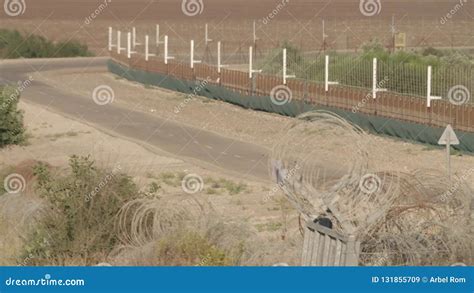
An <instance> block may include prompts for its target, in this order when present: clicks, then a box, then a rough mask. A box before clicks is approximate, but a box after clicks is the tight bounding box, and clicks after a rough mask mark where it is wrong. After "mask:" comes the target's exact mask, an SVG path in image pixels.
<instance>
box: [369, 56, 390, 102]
mask: <svg viewBox="0 0 474 293" xmlns="http://www.w3.org/2000/svg"><path fill="white" fill-rule="evenodd" d="M372 73H373V79H372V98H373V99H376V98H377V93H378V92H386V91H387V89H382V88H378V81H377V58H374V60H373V68H372Z"/></svg>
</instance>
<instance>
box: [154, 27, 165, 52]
mask: <svg viewBox="0 0 474 293" xmlns="http://www.w3.org/2000/svg"><path fill="white" fill-rule="evenodd" d="M163 44H164V42H162V41H160V25H159V24H157V25H156V47H157V48H158V47H160V45H163Z"/></svg>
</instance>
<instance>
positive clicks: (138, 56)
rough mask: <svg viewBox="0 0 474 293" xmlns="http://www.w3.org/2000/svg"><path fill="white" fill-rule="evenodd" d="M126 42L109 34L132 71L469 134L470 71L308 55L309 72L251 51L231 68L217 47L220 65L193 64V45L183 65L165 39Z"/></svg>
mask: <svg viewBox="0 0 474 293" xmlns="http://www.w3.org/2000/svg"><path fill="white" fill-rule="evenodd" d="M123 35H125V34H121V33H120V32H118V31H117V32H115V31H114V30H113V29H112V28H109V46H108V47H109V51H110V56H111V57H112V58H113V59H114V60H115V61H117V62H119V63H121V64H123V65H125V66H127V67H128V68H131V69H140V70H143V71H146V72H151V73H160V74H162V75H166V76H172V77H175V78H176V79H178V80H185V81H196V82H199V81H206V83H209V84H211V85H216V86H221V87H225V88H227V89H230V90H232V91H234V92H238V93H240V94H242V95H244V96H265V97H268V96H270V97H271V98H272V102H273V103H274V104H275V105H276V106H281V105H284V104H285V103H288V102H290V101H300V102H304V103H308V104H311V105H315V106H318V105H321V106H327V107H333V108H339V109H342V110H345V111H350V112H353V113H361V114H368V115H375V116H380V117H385V118H389V119H398V120H402V121H408V122H414V123H419V124H424V125H427V126H433V127H445V126H446V125H447V124H451V125H452V126H453V128H454V129H456V130H460V131H465V132H474V104H471V103H469V102H470V98H471V93H472V90H473V89H474V79H473V73H474V72H473V67H474V66H465V65H460V66H452V67H449V68H447V67H436V66H431V65H429V64H419V65H416V66H414V65H410V64H403V63H401V62H390V61H387V60H377V58H373V59H372V58H364V57H360V56H353V57H350V56H349V57H348V56H329V55H323V56H321V55H318V56H313V57H306V56H305V58H310V59H312V60H313V61H312V63H310V65H309V67H307V68H306V66H308V65H307V64H308V63H307V62H300V60H299V59H301V58H302V57H301V56H296V55H295V54H293V53H292V52H291V50H290V51H289V52H287V50H286V49H284V50H280V49H278V50H277V51H274V53H273V55H268V56H270V57H267V58H265V62H263V63H262V62H261V61H260V62H259V61H258V60H256V59H257V58H256V57H257V55H256V54H255V51H253V50H252V47H250V48H247V49H248V51H247V50H246V51H247V54H246V55H245V59H246V60H248V61H247V62H246V63H244V62H242V63H237V64H236V63H233V64H231V62H229V60H232V61H233V62H235V58H234V59H232V58H228V59H226V57H227V56H226V55H225V54H223V52H221V49H222V48H221V47H222V46H221V43H220V42H218V44H217V47H218V48H219V50H216V48H214V47H212V50H213V51H214V50H215V51H214V55H215V56H216V58H217V60H215V61H214V60H212V61H206V60H205V59H206V55H205V54H204V55H201V56H199V57H202V58H197V57H196V55H198V54H196V48H195V46H194V45H195V44H194V41H191V42H190V48H189V54H188V56H187V58H188V60H186V59H187V58H184V57H181V58H176V57H174V56H173V52H170V48H169V40H168V37H167V36H162V38H160V36H159V34H157V37H156V39H155V40H154V42H153V45H150V44H149V41H147V42H145V41H144V40H140V41H142V43H141V44H139V43H138V41H137V39H138V38H137V36H136V31H135V30H133V31H132V32H129V33H127V34H126V36H127V38H126V40H125V42H124V40H123V37H122V36H123ZM143 39H145V38H143ZM146 39H149V37H148V36H147V37H146ZM145 43H146V44H145ZM155 44H156V45H155ZM149 46H151V47H152V48H150V47H149ZM144 47H146V48H144ZM208 49H209V48H208ZM209 50H210V49H209ZM152 51H153V53H150V52H152ZM216 51H217V52H216ZM275 52H276V53H275ZM259 59H260V60H262V58H259ZM268 60H270V61H268ZM272 60H273V61H272ZM448 96H449V99H447V97H448Z"/></svg>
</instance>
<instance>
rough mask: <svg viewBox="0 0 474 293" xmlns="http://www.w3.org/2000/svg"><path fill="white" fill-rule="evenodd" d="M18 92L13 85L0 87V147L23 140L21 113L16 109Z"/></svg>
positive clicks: (23, 129)
mask: <svg viewBox="0 0 474 293" xmlns="http://www.w3.org/2000/svg"><path fill="white" fill-rule="evenodd" d="M19 99H20V93H19V91H18V90H17V89H15V88H13V87H0V148H2V147H4V146H6V145H10V144H19V143H22V142H24V140H25V128H24V126H23V113H22V112H21V111H20V110H18V102H19Z"/></svg>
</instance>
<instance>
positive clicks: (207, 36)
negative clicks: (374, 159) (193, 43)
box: [204, 23, 212, 47]
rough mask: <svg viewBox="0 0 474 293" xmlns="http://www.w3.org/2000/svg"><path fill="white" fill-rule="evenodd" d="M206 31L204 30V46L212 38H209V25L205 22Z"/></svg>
mask: <svg viewBox="0 0 474 293" xmlns="http://www.w3.org/2000/svg"><path fill="white" fill-rule="evenodd" d="M205 30H206V32H205V38H204V42H205V44H206V47H207V45H209V43H210V42H212V39H209V27H208V25H207V23H206V28H205Z"/></svg>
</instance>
